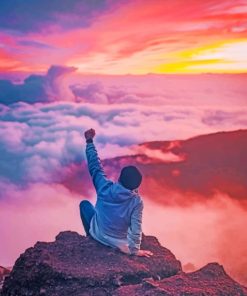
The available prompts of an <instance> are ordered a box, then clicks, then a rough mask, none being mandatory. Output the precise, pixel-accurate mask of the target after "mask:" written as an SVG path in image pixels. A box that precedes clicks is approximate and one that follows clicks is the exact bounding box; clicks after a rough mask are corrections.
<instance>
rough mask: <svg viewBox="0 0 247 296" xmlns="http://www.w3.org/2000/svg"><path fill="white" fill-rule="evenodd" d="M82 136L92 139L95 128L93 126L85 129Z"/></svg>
mask: <svg viewBox="0 0 247 296" xmlns="http://www.w3.org/2000/svg"><path fill="white" fill-rule="evenodd" d="M84 136H85V138H86V140H88V139H93V137H94V136H95V130H94V129H93V128H90V129H89V130H87V131H85V133H84Z"/></svg>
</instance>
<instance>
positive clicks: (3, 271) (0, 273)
mask: <svg viewBox="0 0 247 296" xmlns="http://www.w3.org/2000/svg"><path fill="white" fill-rule="evenodd" d="M9 274H10V269H8V268H6V267H3V266H0V291H1V289H2V285H3V281H4V279H5V277H7V276H8V275H9Z"/></svg>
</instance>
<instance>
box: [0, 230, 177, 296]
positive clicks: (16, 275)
mask: <svg viewBox="0 0 247 296" xmlns="http://www.w3.org/2000/svg"><path fill="white" fill-rule="evenodd" d="M141 248H142V249H147V250H150V251H152V252H153V253H154V255H153V256H152V257H150V258H146V257H137V256H129V255H126V254H123V253H121V252H120V251H118V250H117V249H113V248H110V247H107V246H104V245H102V244H100V243H98V242H97V241H95V240H93V239H92V238H91V237H85V236H81V235H79V234H78V233H76V232H71V231H67V232H62V233H60V234H59V235H58V236H57V237H56V240H55V242H49V243H46V242H37V243H36V244H35V246H34V247H32V248H29V249H27V250H26V251H25V253H24V254H22V255H21V256H20V257H19V258H18V259H17V261H16V263H15V265H14V267H13V270H12V272H11V274H10V276H9V277H8V278H6V280H5V282H4V285H3V290H2V294H1V296H17V295H18V296H19V295H20V296H27V295H28V296H35V295H46V296H49V295H52V296H58V295H59V296H63V295H64V296H65V295H66V296H67V295H73V296H79V295H80V296H82V295H97V296H100V295H112V293H113V291H114V290H116V289H118V287H121V286H125V285H134V284H140V283H141V282H142V280H143V279H145V278H155V279H163V278H166V277H170V276H172V275H175V274H178V273H179V272H181V264H180V262H179V261H178V260H177V259H176V258H175V256H174V255H173V254H172V253H171V252H170V251H169V250H168V249H166V248H164V247H162V246H161V245H160V243H159V242H158V240H157V239H156V238H155V237H152V236H145V235H144V234H143V238H142V245H141ZM131 295H133V294H131ZM129 296H130V295H129Z"/></svg>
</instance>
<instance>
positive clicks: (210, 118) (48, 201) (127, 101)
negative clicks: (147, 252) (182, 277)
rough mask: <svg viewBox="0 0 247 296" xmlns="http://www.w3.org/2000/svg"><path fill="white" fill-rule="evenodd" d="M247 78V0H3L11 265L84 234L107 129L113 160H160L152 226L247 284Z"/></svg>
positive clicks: (168, 241)
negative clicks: (65, 237) (84, 212)
mask: <svg viewBox="0 0 247 296" xmlns="http://www.w3.org/2000/svg"><path fill="white" fill-rule="evenodd" d="M191 74H193V75H191ZM246 82H247V0H232V1H229V0H222V1H219V0H207V1H206V0H202V1H200V0H186V1H185V0H155V1H152V0H119V1H114V0H90V1H89V0H88V1H87V0H35V1H34V0H2V1H0V265H3V266H12V265H13V264H14V262H15V260H16V259H17V258H18V256H19V255H20V253H22V252H24V251H25V249H26V248H28V247H31V246H33V245H34V244H35V243H36V242H37V241H52V240H54V238H55V236H56V235H57V234H58V233H59V232H60V231H63V230H74V231H77V232H78V233H80V234H83V233H84V232H83V228H82V224H81V221H80V217H79V208H78V205H79V203H80V201H81V200H82V199H89V200H91V202H93V203H95V198H96V196H95V191H94V189H93V187H92V184H91V181H90V179H89V174H88V171H87V167H86V157H85V151H84V149H85V139H84V136H83V133H84V131H85V130H87V129H89V128H94V129H95V130H96V138H95V144H96V147H97V148H98V151H99V155H100V157H101V159H102V160H104V159H113V158H115V157H127V156H133V155H136V154H137V153H141V154H143V155H144V156H143V157H144V160H145V159H146V161H147V162H146V164H149V162H150V166H149V165H147V167H145V174H146V175H145V176H144V180H146V181H147V182H146V183H145V184H143V191H142V193H143V196H142V197H143V199H144V204H145V207H144V220H143V225H144V233H145V234H152V235H155V236H157V237H158V239H159V240H160V242H162V244H163V245H164V246H166V247H167V248H170V249H171V251H172V252H173V253H174V254H175V255H176V256H177V258H178V259H179V260H181V261H182V264H183V265H185V264H187V263H192V264H193V265H194V266H195V268H200V267H202V266H203V265H205V264H207V263H208V262H213V261H217V262H219V263H220V264H223V265H224V266H225V267H226V270H227V272H229V273H230V275H232V276H234V278H235V279H237V280H239V281H241V282H242V283H245V284H246V285H247V277H246V270H247V259H243V258H247V234H246V231H245V228H246V223H247V218H246V217H247V215H246V209H247V206H246V202H247V186H246V180H247V176H246V169H245V165H246V164H245V163H246V162H245V161H244V160H245V158H246V156H245V155H246V152H245V151H246V149H247V148H245V147H247V146H246V145H247V143H246V140H245V139H246V136H245V135H246V133H245V131H246V129H247V83H246ZM240 130H242V131H240ZM219 132H223V133H222V134H220V135H221V137H220V138H219V137H218V134H216V135H215V136H212V135H211V136H212V138H211V136H208V135H209V134H215V133H219ZM197 136H205V138H203V137H202V138H199V140H198V142H197V141H194V140H193V138H194V137H197ZM191 138H192V140H188V139H191ZM222 139H223V140H222ZM183 140H185V141H186V140H188V141H187V142H185V144H184V146H183V145H182V144H181V143H182V142H181V141H183ZM152 141H163V142H162V143H161V144H160V146H157V147H156V149H151V148H149V145H148V144H147V145H146V146H145V145H144V146H143V147H142V148H140V146H139V144H140V143H144V142H152ZM166 141H171V142H170V144H169V145H168V148H169V149H168V148H167V147H166V144H164V143H167V142H166ZM162 145H163V146H162ZM151 146H152V144H150V147H151ZM154 146H155V145H154ZM240 146H241V147H240ZM145 147H146V148H145ZM180 147H182V148H183V149H184V150H183V149H182V148H181V149H182V151H180V152H181V153H180V154H179V153H178V154H176V153H177V151H179V149H180ZM215 147H216V148H217V149H215ZM209 148H210V149H209ZM173 149H174V150H173ZM221 151H223V152H224V153H221ZM216 152H217V153H216ZM188 155H189V156H188ZM149 158H150V159H151V160H150V159H149ZM125 159H128V157H127V158H125ZM147 159H148V160H147ZM202 159H203V160H204V162H201V160H202ZM219 159H220V161H219ZM111 161H113V160H111ZM144 162H145V161H144ZM110 168H111V167H110ZM112 168H113V167H112ZM157 168H158V169H157ZM171 168H173V169H172V171H171V172H170V169H171ZM159 169H160V171H159ZM118 172H119V168H118V170H113V169H112V171H111V170H110V169H109V173H110V174H112V173H113V175H115V176H116V175H117V173H118ZM195 175H196V176H197V177H198V178H194V176H195ZM154 176H156V178H155V177H154ZM157 176H158V178H157ZM229 176H230V177H229ZM178 180H179V182H178ZM197 180H199V182H197ZM176 182H177V183H176ZM169 184H170V185H171V186H169ZM191 184H192V185H191ZM187 185H188V186H187ZM145 188H146V189H145ZM154 197H155V198H154ZM171 201H173V202H174V203H172V202H171ZM178 201H179V202H178ZM169 202H170V203H169ZM185 205H186V206H185ZM150 213H152V215H150ZM154 217H155V219H156V220H158V221H159V222H158V223H157V221H156V220H155V219H154ZM202 233H203V235H202ZM233 240H234V242H236V244H235V245H236V246H234V247H232V241H233Z"/></svg>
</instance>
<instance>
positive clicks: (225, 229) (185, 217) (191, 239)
mask: <svg viewBox="0 0 247 296" xmlns="http://www.w3.org/2000/svg"><path fill="white" fill-rule="evenodd" d="M173 194H174V193H173V191H170V192H168V195H169V197H170V198H172V196H173ZM144 198H145V197H144ZM185 198H186V197H184V196H183V194H181V196H180V199H181V200H184V199H185ZM195 199H197V198H196V197H195ZM150 213H152V214H150ZM143 217H144V225H143V228H144V233H145V234H152V235H155V236H157V237H158V238H159V240H160V242H161V243H162V245H164V246H166V247H167V248H169V249H170V250H172V252H173V253H174V254H175V255H176V257H177V258H178V259H179V260H181V262H182V264H183V265H186V264H187V263H188V262H190V263H191V264H193V266H194V269H199V268H201V267H202V266H204V265H205V264H207V263H208V262H219V263H220V264H222V265H223V266H224V268H225V269H226V272H227V273H229V274H230V275H231V276H232V277H233V278H234V279H235V280H237V281H239V282H240V283H242V284H244V285H246V283H247V277H246V272H245V271H246V268H247V260H246V258H247V247H246V246H247V235H246V231H245V227H246V226H245V225H246V223H247V216H246V210H244V209H243V208H242V207H241V206H240V205H239V203H238V202H236V201H234V200H233V199H232V198H229V197H228V196H227V195H224V194H222V193H217V194H216V195H215V196H214V198H212V199H208V200H207V201H205V202H204V203H194V204H192V205H190V206H189V207H180V206H175V207H174V206H172V207H169V206H164V205H162V204H160V205H159V206H157V204H156V203H155V202H154V201H152V198H149V199H145V201H144V215H143ZM157 221H159V222H158V223H159V226H158V225H157ZM160 225H161V226H160ZM233 241H234V244H233Z"/></svg>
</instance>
